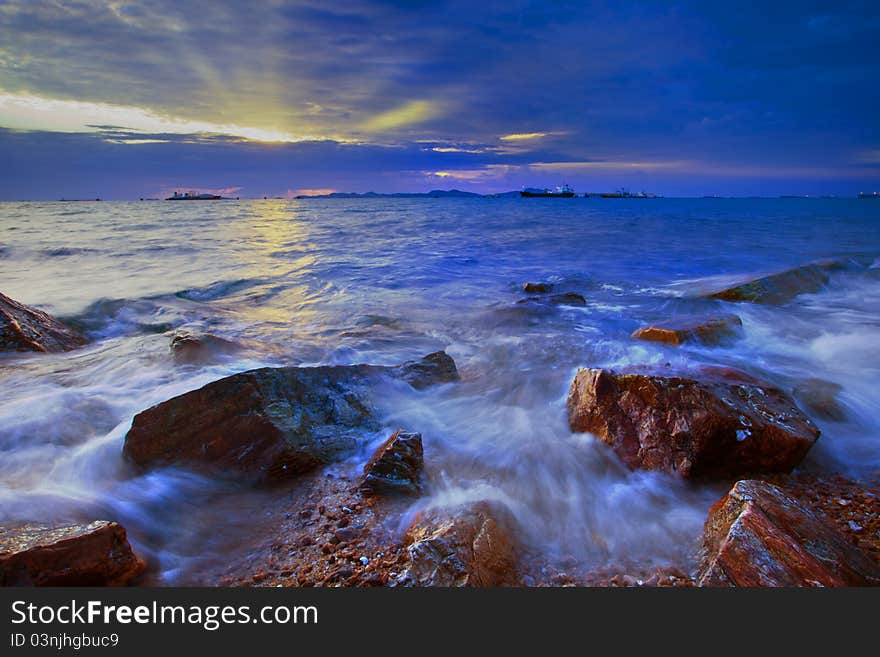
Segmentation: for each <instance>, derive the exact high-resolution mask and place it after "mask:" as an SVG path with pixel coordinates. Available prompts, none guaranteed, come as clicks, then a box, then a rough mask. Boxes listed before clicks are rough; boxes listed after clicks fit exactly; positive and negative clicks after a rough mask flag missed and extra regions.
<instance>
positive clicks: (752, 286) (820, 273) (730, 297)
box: [706, 261, 844, 304]
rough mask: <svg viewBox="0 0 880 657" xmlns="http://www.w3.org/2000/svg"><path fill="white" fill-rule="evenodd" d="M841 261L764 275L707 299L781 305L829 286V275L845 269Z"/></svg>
mask: <svg viewBox="0 0 880 657" xmlns="http://www.w3.org/2000/svg"><path fill="white" fill-rule="evenodd" d="M843 267H844V265H842V264H841V263H840V262H838V261H821V262H813V263H810V264H808V265H803V266H801V267H794V268H792V269H786V270H785V271H781V272H778V273H776V274H770V275H769V276H762V277H760V278H755V279H752V280H749V281H745V282H743V283H740V284H739V285H735V286H733V287H729V288H726V289H724V290H720V291H718V292H712V293H710V294H708V295H706V296H708V297H711V298H713V299H721V300H723V301H751V302H753V303H768V304H780V303H785V302H786V301H790V300H791V299H794V298H795V297H796V296H798V295H799V294H805V293H814V292H818V291H819V290H821V289H822V288H823V287H824V286H825V285H827V284H828V280H829V278H828V272H829V271H836V270H838V269H840V268H843Z"/></svg>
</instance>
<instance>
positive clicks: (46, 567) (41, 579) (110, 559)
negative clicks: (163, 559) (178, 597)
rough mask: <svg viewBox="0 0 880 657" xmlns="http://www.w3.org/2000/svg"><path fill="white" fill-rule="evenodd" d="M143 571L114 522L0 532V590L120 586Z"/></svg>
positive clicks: (12, 528) (23, 527)
mask: <svg viewBox="0 0 880 657" xmlns="http://www.w3.org/2000/svg"><path fill="white" fill-rule="evenodd" d="M144 568H145V566H144V562H143V561H142V560H141V559H139V558H138V557H137V556H136V555H135V554H134V553H133V552H132V549H131V545H129V543H128V539H127V538H126V533H125V529H124V528H123V527H122V526H121V525H119V524H117V523H115V522H108V521H105V520H99V521H95V522H92V523H91V524H88V525H80V524H74V525H57V526H46V525H36V524H27V525H19V526H10V527H0V586H122V585H125V584H128V583H130V582H132V581H133V580H135V579H136V578H137V577H139V576H140V575H141V574H142V573H143V571H144Z"/></svg>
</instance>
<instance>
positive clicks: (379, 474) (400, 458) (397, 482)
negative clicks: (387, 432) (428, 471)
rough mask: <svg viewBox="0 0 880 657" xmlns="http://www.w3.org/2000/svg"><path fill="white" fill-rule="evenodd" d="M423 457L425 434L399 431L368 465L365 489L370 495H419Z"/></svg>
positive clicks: (378, 450)
mask: <svg viewBox="0 0 880 657" xmlns="http://www.w3.org/2000/svg"><path fill="white" fill-rule="evenodd" d="M422 459H423V454H422V434H420V433H413V432H410V431H404V430H403V429H399V430H398V431H395V432H394V435H393V436H391V437H390V438H389V439H388V440H386V441H385V443H384V444H383V445H382V446H381V447H380V448H379V449H377V450H376V453H375V454H373V456H372V458H371V459H370V460H369V462H368V463H367V465H366V466H364V477H363V479H362V480H361V492H362V493H363V494H364V495H367V496H371V495H381V494H383V493H390V494H395V493H397V494H403V495H415V494H417V493H418V492H419V475H420V474H421V471H422V465H423V460H422Z"/></svg>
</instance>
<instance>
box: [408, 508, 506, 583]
mask: <svg viewBox="0 0 880 657" xmlns="http://www.w3.org/2000/svg"><path fill="white" fill-rule="evenodd" d="M513 526H514V523H513V520H512V518H510V517H509V515H508V514H507V513H506V512H505V510H504V509H503V508H502V507H500V506H498V505H493V504H490V503H488V502H479V503H476V504H473V505H469V506H467V507H464V508H457V509H454V510H451V511H450V510H440V511H428V512H424V513H422V514H420V515H419V516H418V517H416V519H415V520H414V522H413V524H412V525H411V526H410V528H409V529H408V530H407V533H406V540H407V543H408V545H407V548H406V551H407V553H408V555H409V563H408V565H407V567H406V569H405V570H404V571H403V573H401V574H400V575H399V576H398V578H397V580H396V581H397V583H398V584H400V585H403V586H442V587H451V586H475V587H485V586H512V585H515V584H516V583H517V581H518V580H517V576H516V562H517V550H516V540H515V539H514V537H513Z"/></svg>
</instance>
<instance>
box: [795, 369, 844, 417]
mask: <svg viewBox="0 0 880 657" xmlns="http://www.w3.org/2000/svg"><path fill="white" fill-rule="evenodd" d="M842 390H843V387H842V386H841V385H840V384H837V383H834V382H832V381H825V380H824V379H815V378H812V379H804V380H803V381H801V382H800V383H798V384H797V385H796V386H795V387H794V390H793V391H792V395H794V398H795V399H797V401H798V403H800V404H801V406H802V407H803V408H805V409H806V410H807V411H809V412H810V413H811V414H813V415H814V416H815V417H819V418H822V419H823V420H832V421H834V422H842V421H843V420H845V419H846V409H845V408H844V407H843V404H841V403H840V399H839V395H840V393H841V391H842Z"/></svg>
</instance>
